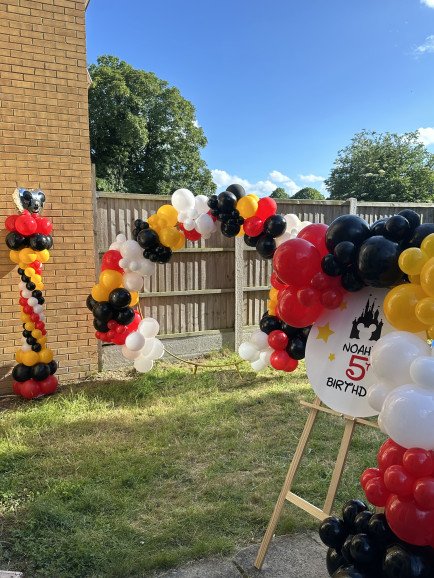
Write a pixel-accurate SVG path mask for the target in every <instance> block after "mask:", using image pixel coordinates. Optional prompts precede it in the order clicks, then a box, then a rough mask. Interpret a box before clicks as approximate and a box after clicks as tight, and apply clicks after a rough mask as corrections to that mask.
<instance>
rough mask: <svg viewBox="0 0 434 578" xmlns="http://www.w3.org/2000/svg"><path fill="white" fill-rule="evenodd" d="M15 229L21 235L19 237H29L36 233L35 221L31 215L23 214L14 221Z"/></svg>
mask: <svg viewBox="0 0 434 578" xmlns="http://www.w3.org/2000/svg"><path fill="white" fill-rule="evenodd" d="M15 228H16V230H17V231H18V233H21V235H24V236H25V237H28V236H29V235H33V234H34V233H36V229H37V225H36V221H35V220H34V218H33V217H32V216H31V215H29V214H27V215H26V214H24V213H23V214H22V215H20V216H19V217H17V219H16V221H15Z"/></svg>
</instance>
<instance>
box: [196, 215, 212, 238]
mask: <svg viewBox="0 0 434 578" xmlns="http://www.w3.org/2000/svg"><path fill="white" fill-rule="evenodd" d="M214 228H215V225H214V221H213V219H212V217H211V216H210V215H208V214H206V213H205V214H203V215H199V217H198V218H197V219H196V231H197V232H198V233H200V234H201V235H202V236H205V235H210V234H211V233H213V232H214Z"/></svg>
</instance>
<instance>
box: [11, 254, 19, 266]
mask: <svg viewBox="0 0 434 578" xmlns="http://www.w3.org/2000/svg"><path fill="white" fill-rule="evenodd" d="M9 259H10V260H11V261H12V263H16V264H17V265H18V264H19V263H20V252H19V251H9Z"/></svg>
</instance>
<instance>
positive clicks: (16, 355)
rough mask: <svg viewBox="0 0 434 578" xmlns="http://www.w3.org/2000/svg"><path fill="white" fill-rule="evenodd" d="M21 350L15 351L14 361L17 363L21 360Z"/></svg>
mask: <svg viewBox="0 0 434 578" xmlns="http://www.w3.org/2000/svg"><path fill="white" fill-rule="evenodd" d="M22 353H23V352H22V351H21V349H19V350H18V351H17V352H16V353H15V361H16V362H17V363H22V362H23V356H22Z"/></svg>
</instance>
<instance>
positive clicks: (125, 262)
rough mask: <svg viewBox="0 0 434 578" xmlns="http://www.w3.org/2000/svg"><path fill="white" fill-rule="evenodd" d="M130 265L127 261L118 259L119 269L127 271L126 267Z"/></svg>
mask: <svg viewBox="0 0 434 578" xmlns="http://www.w3.org/2000/svg"><path fill="white" fill-rule="evenodd" d="M129 264H130V261H129V259H125V258H123V259H119V267H121V269H128V266H129Z"/></svg>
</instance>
